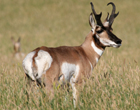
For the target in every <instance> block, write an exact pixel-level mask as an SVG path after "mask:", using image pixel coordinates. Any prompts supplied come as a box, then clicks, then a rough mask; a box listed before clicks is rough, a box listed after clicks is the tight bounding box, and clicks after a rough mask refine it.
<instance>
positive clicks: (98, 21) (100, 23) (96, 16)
mask: <svg viewBox="0 0 140 110" xmlns="http://www.w3.org/2000/svg"><path fill="white" fill-rule="evenodd" d="M90 4H91V9H92V12H93V14H94V16H95V19H96V22H97V25H99V26H103V24H102V21H101V16H102V12H101V13H100V14H97V13H96V12H95V10H94V6H93V3H92V2H90Z"/></svg>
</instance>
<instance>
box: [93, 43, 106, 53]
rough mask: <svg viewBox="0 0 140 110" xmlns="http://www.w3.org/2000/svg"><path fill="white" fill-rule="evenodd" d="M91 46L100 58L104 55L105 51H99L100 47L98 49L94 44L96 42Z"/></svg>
mask: <svg viewBox="0 0 140 110" xmlns="http://www.w3.org/2000/svg"><path fill="white" fill-rule="evenodd" d="M91 46H92V48H93V49H94V51H95V52H96V53H97V54H98V55H99V56H101V55H102V54H103V52H104V51H103V50H101V49H99V48H98V47H96V45H95V44H94V42H93V41H92V42H91Z"/></svg>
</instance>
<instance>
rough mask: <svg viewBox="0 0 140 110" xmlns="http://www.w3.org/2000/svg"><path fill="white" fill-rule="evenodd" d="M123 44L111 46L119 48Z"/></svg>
mask: <svg viewBox="0 0 140 110" xmlns="http://www.w3.org/2000/svg"><path fill="white" fill-rule="evenodd" d="M121 45H122V44H111V45H110V46H112V47H115V48H119V47H120V46H121Z"/></svg>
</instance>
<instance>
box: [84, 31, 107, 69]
mask: <svg viewBox="0 0 140 110" xmlns="http://www.w3.org/2000/svg"><path fill="white" fill-rule="evenodd" d="M82 47H83V49H84V51H85V52H86V55H87V57H88V59H89V61H90V63H91V64H92V66H93V67H94V66H95V65H96V64H97V63H98V60H99V59H100V57H101V56H102V54H103V52H104V50H105V47H103V46H102V44H101V43H100V41H99V39H98V38H97V37H96V35H95V33H93V31H91V32H90V33H89V34H88V36H87V37H86V39H85V42H84V43H83V44H82Z"/></svg>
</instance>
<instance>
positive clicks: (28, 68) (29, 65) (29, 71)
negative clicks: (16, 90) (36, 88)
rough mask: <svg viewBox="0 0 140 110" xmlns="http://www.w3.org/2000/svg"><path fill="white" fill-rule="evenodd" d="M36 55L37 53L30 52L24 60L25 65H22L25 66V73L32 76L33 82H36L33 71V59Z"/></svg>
mask: <svg viewBox="0 0 140 110" xmlns="http://www.w3.org/2000/svg"><path fill="white" fill-rule="evenodd" d="M34 54H35V51H33V52H30V53H29V54H28V55H27V56H26V57H25V58H24V60H23V63H22V66H23V69H24V72H25V73H26V74H28V75H29V76H30V78H31V79H32V80H35V77H34V75H33V71H32V61H33V60H32V58H33V56H34Z"/></svg>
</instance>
